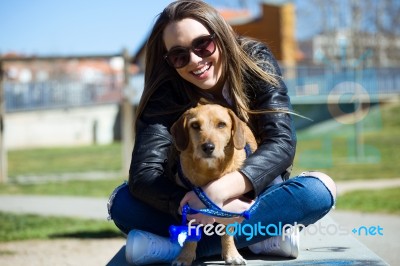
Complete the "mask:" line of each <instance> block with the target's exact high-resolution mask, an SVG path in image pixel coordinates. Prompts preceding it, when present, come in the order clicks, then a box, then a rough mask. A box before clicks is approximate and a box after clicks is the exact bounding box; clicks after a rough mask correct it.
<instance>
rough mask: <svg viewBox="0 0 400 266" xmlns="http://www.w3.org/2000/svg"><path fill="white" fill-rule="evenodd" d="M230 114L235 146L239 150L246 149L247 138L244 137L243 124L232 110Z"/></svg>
mask: <svg viewBox="0 0 400 266" xmlns="http://www.w3.org/2000/svg"><path fill="white" fill-rule="evenodd" d="M228 112H229V115H230V117H231V119H232V137H233V145H234V146H235V148H236V149H238V150H241V149H244V146H246V138H245V136H244V128H243V127H244V125H243V122H242V120H240V119H239V117H237V116H236V114H235V113H234V112H233V111H232V110H228Z"/></svg>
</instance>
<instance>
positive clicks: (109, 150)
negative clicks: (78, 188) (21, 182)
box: [8, 143, 122, 178]
mask: <svg viewBox="0 0 400 266" xmlns="http://www.w3.org/2000/svg"><path fill="white" fill-rule="evenodd" d="M121 156H122V152H121V144H120V143H114V144H111V145H92V146H82V147H69V148H43V149H27V150H11V151H9V152H8V175H9V176H10V177H11V178H12V177H15V176H18V175H46V174H60V173H79V172H90V171H118V170H120V169H121V165H122V159H121Z"/></svg>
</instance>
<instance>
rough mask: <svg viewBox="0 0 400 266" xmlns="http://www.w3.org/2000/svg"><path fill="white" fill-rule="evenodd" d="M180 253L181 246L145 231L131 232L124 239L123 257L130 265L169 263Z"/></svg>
mask: <svg viewBox="0 0 400 266" xmlns="http://www.w3.org/2000/svg"><path fill="white" fill-rule="evenodd" d="M180 251H181V246H179V244H177V243H172V242H171V241H170V240H169V238H167V237H162V236H158V235H155V234H152V233H149V232H146V231H141V230H132V231H130V232H129V234H128V237H127V239H126V246H125V257H126V261H127V262H128V263H129V264H132V265H146V264H154V263H171V262H172V261H173V260H174V259H175V258H176V257H177V256H178V255H179V252H180Z"/></svg>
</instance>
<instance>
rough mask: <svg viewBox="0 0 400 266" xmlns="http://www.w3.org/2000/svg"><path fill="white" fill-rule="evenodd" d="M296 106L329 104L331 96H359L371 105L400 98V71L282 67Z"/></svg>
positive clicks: (397, 69)
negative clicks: (290, 75)
mask: <svg viewBox="0 0 400 266" xmlns="http://www.w3.org/2000/svg"><path fill="white" fill-rule="evenodd" d="M282 70H283V72H284V73H288V72H290V73H294V75H293V74H292V77H288V78H286V80H285V82H286V85H287V86H288V90H289V95H290V96H291V99H292V102H293V103H295V104H309V103H327V101H329V97H335V96H337V97H339V96H342V95H344V94H353V95H354V94H359V95H362V96H365V97H366V98H367V100H368V101H370V102H379V101H385V100H388V99H393V97H398V96H399V95H400V75H399V73H400V68H366V69H335V68H331V67H327V66H324V67H310V66H305V67H297V68H296V69H294V71H293V69H287V68H282Z"/></svg>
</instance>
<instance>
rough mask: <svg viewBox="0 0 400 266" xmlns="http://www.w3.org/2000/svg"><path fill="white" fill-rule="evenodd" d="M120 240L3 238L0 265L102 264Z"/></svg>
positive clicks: (0, 249)
mask: <svg viewBox="0 0 400 266" xmlns="http://www.w3.org/2000/svg"><path fill="white" fill-rule="evenodd" d="M124 244H125V239H123V238H112V239H96V240H93V239H90V240H82V239H53V240H27V241H16V242H5V243H4V242H3V243H0V265H2V266H20V265H21V266H22V265H29V266H67V265H68V266H72V265H77V266H78V265H79V266H81V265H85V266H92V265H93V266H99V265H106V264H107V263H108V262H109V261H110V259H111V258H112V257H113V256H114V255H115V254H116V253H117V252H118V250H120V249H121V247H122V246H123V245H124Z"/></svg>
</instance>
